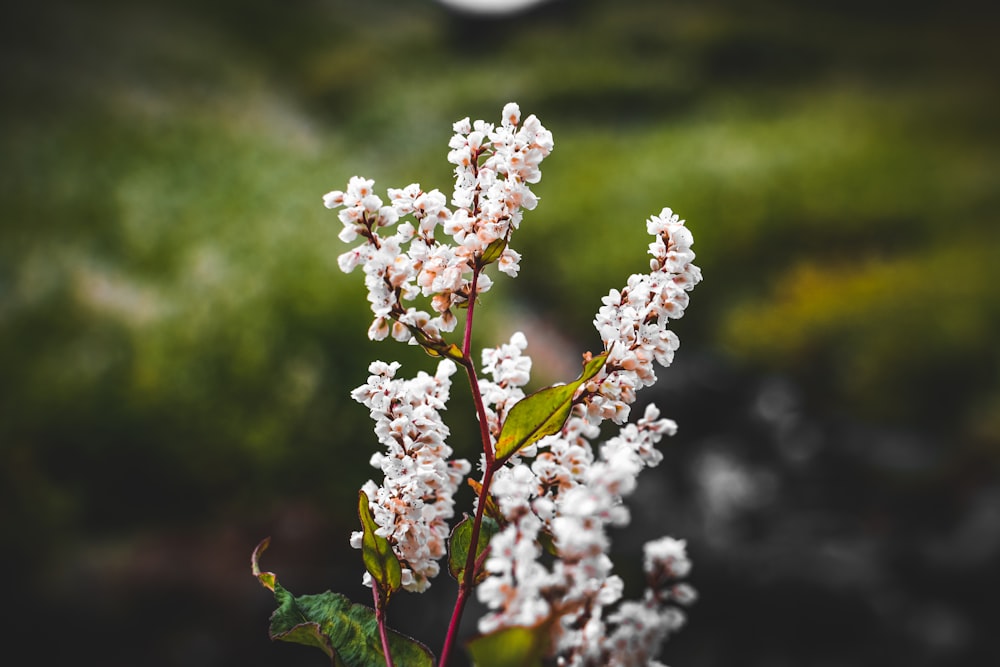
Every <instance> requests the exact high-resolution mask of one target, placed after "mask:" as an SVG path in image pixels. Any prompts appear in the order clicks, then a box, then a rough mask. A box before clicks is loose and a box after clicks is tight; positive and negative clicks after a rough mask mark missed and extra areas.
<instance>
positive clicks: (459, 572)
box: [448, 516, 500, 584]
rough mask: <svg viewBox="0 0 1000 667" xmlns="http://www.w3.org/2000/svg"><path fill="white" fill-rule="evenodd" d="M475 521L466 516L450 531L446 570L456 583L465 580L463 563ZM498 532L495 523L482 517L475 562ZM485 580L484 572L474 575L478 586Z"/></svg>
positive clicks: (497, 525) (467, 554) (466, 556)
mask: <svg viewBox="0 0 1000 667" xmlns="http://www.w3.org/2000/svg"><path fill="white" fill-rule="evenodd" d="M474 523H475V520H474V519H473V518H472V517H470V516H466V517H465V518H464V519H462V521H461V522H459V524H458V525H457V526H455V528H454V530H452V531H451V538H450V539H449V541H448V570H449V571H450V572H451V576H453V577H455V580H456V581H459V582H461V581H463V580H464V579H465V562H466V560H467V559H468V557H469V548H470V546H471V545H472V528H473V524H474ZM499 531H500V526H499V524H497V522H496V521H494V520H493V519H491V518H489V517H488V516H484V517H483V524H482V526H480V528H479V540H478V542H477V544H476V560H479V557H480V556H482V555H483V552H484V551H486V547H487V546H489V543H490V540H491V539H493V536H494V535H496V534H497V533H498V532H499ZM485 578H486V572H485V571H479V572H477V573H476V577H475V579H474V583H475V584H478V583H479V582H481V581H482V580H483V579H485Z"/></svg>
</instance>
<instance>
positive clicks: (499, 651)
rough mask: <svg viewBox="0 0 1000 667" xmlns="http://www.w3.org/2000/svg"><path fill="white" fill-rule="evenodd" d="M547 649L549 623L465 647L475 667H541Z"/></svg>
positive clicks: (498, 634) (487, 637)
mask: <svg viewBox="0 0 1000 667" xmlns="http://www.w3.org/2000/svg"><path fill="white" fill-rule="evenodd" d="M548 645H549V622H547V621H546V622H543V623H540V624H538V625H536V626H534V627H531V628H525V627H519V626H516V627H511V628H504V629H503V630H497V631H496V632H493V633H491V634H488V635H483V636H481V637H476V638H475V639H473V640H471V641H470V642H469V643H468V649H469V653H470V654H471V655H472V663H473V664H474V665H475V667H542V658H543V657H544V656H545V652H546V651H547V650H548Z"/></svg>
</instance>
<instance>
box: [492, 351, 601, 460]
mask: <svg viewBox="0 0 1000 667" xmlns="http://www.w3.org/2000/svg"><path fill="white" fill-rule="evenodd" d="M607 359H608V353H607V352H605V353H603V354H599V355H598V356H596V357H594V358H592V359H590V360H589V361H588V362H587V363H586V364H585V365H584V367H583V373H582V374H581V375H580V377H579V378H577V379H576V380H574V381H573V382H571V383H569V384H561V385H555V386H552V387H546V388H544V389H540V390H539V391H536V392H535V393H534V394H531V395H530V396H526V397H525V398H523V399H521V400H520V401H518V402H517V403H515V404H514V407H513V408H511V410H510V412H509V413H507V419H505V420H504V423H503V427H501V429H500V436H499V437H498V438H497V446H496V460H497V461H499V462H503V461H506V460H507V459H508V458H510V457H511V456H513V455H514V454H516V453H517V452H518V451H520V450H521V449H524V448H525V447H527V446H529V445H531V444H533V443H535V442H537V441H539V440H541V439H542V438H544V437H545V436H547V435H552V434H553V433H558V432H559V429H561V428H562V427H563V424H565V423H566V420H567V419H568V418H569V413H570V410H571V409H572V408H573V396H574V395H575V394H576V391H577V389H579V388H580V386H581V385H582V384H584V383H585V382H587V381H588V380H590V379H591V378H592V377H594V376H595V375H597V373H598V372H599V371H600V370H601V368H603V367H604V363H605V362H606V361H607Z"/></svg>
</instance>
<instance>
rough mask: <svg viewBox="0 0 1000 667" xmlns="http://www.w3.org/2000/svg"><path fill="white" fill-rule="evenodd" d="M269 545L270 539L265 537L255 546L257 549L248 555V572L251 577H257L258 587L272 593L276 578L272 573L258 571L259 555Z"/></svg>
mask: <svg viewBox="0 0 1000 667" xmlns="http://www.w3.org/2000/svg"><path fill="white" fill-rule="evenodd" d="M270 545H271V538H270V537H265V538H264V539H263V540H261V541H260V544H258V545H257V548H256V549H254V550H253V553H252V554H250V571H251V572H252V573H253V576H255V577H257V581H259V582H260V585H261V586H263V587H264V588H266V589H268V590H269V591H271V592H272V593H273V592H274V585H275V584H276V583H277V581H278V578H277V577H276V576H275V574H274V573H273V572H261V570H260V555H261V554H262V553H264V551H265V550H267V548H268V547H269V546H270Z"/></svg>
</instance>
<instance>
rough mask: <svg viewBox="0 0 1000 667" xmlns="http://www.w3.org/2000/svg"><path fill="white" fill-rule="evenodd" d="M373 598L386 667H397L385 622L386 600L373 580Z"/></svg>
mask: <svg viewBox="0 0 1000 667" xmlns="http://www.w3.org/2000/svg"><path fill="white" fill-rule="evenodd" d="M372 598H373V599H374V601H375V620H376V621H378V636H379V639H381V640H382V653H384V654H385V667H396V666H395V664H393V662H392V653H390V652H389V631H388V630H387V628H386V622H385V602H386V600H382V599H381V598H379V595H378V584H377V583H375V582H374V581H373V582H372Z"/></svg>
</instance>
